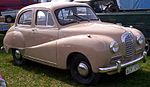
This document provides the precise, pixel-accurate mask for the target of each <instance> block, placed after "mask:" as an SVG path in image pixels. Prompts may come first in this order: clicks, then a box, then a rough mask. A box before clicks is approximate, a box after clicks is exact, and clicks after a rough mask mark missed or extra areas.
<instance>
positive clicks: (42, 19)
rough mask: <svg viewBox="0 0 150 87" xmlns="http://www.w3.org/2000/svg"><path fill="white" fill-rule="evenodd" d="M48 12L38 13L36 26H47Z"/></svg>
mask: <svg viewBox="0 0 150 87" xmlns="http://www.w3.org/2000/svg"><path fill="white" fill-rule="evenodd" d="M46 20H47V11H37V16H36V25H46Z"/></svg>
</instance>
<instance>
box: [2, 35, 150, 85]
mask: <svg viewBox="0 0 150 87" xmlns="http://www.w3.org/2000/svg"><path fill="white" fill-rule="evenodd" d="M2 38H3V37H2V35H0V39H2ZM0 41H1V42H0V46H2V40H0ZM141 67H142V68H141V70H139V71H137V72H135V73H132V74H130V75H128V76H125V75H123V74H117V75H112V76H106V75H105V76H103V77H102V78H101V79H100V81H99V83H98V84H97V85H96V87H150V83H149V82H150V57H148V58H147V62H146V63H144V64H143V63H141ZM0 72H1V74H2V75H3V76H4V78H5V80H6V81H7V84H8V87H86V86H84V85H81V84H78V83H75V82H74V81H72V79H71V78H70V75H69V72H68V71H65V70H60V69H56V68H52V67H49V66H45V65H42V64H39V63H35V62H31V61H27V62H26V63H25V64H24V65H22V66H14V65H13V63H12V57H11V55H10V54H6V53H5V52H2V51H0ZM92 87H94V86H92Z"/></svg>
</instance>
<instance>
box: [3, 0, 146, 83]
mask: <svg viewBox="0 0 150 87" xmlns="http://www.w3.org/2000/svg"><path fill="white" fill-rule="evenodd" d="M3 42H4V46H3V47H4V49H5V51H6V52H9V51H12V56H13V60H14V63H15V64H17V65H21V64H22V63H23V62H24V59H28V60H32V61H36V62H39V63H42V64H45V65H49V66H53V67H57V68H60V69H68V70H70V73H71V76H72V78H73V79H74V80H76V81H77V82H79V83H82V84H91V83H93V82H96V81H98V80H97V79H98V77H99V76H100V74H99V73H107V74H114V73H119V72H121V71H124V70H125V72H126V75H128V74H130V73H132V72H134V71H137V70H138V69H139V68H140V67H139V65H138V63H137V62H139V61H140V60H144V59H145V56H146V52H145V51H144V50H145V48H144V47H145V37H144V35H143V34H142V33H141V32H140V31H139V30H137V29H134V28H130V27H123V26H120V25H115V24H111V23H104V22H101V21H100V20H99V19H98V18H97V16H96V15H95V13H94V12H93V11H92V9H91V7H90V6H89V5H87V4H84V3H75V2H65V3H61V2H60V3H59V2H57V3H56V2H55V3H54V2H47V3H40V4H34V5H30V6H27V7H24V8H22V9H21V10H20V11H19V13H18V14H17V17H16V20H15V24H14V25H13V26H12V27H11V28H10V29H9V30H8V32H7V33H6V35H5V38H4V41H3ZM97 74H98V75H97Z"/></svg>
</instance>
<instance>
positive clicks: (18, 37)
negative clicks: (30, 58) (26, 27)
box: [3, 31, 25, 52]
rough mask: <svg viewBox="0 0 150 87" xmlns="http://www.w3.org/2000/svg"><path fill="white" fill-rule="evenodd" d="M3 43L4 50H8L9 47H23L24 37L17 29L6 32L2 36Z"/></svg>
mask: <svg viewBox="0 0 150 87" xmlns="http://www.w3.org/2000/svg"><path fill="white" fill-rule="evenodd" d="M3 44H4V48H5V51H6V52H8V50H9V49H10V48H20V49H23V48H24V47H25V44H24V37H23V35H22V33H21V32H19V31H11V32H7V34H6V35H5V37H4V41H3Z"/></svg>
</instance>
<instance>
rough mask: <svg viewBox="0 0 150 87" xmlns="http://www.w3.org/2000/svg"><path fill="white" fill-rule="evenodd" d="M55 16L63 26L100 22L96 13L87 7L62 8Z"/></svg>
mask: <svg viewBox="0 0 150 87" xmlns="http://www.w3.org/2000/svg"><path fill="white" fill-rule="evenodd" d="M55 15H56V17H57V20H58V22H59V23H60V24H61V25H66V24H70V23H75V22H80V21H90V20H98V18H97V16H96V15H95V14H94V12H93V11H92V10H91V9H90V8H89V7H86V6H84V7H83V6H78V7H67V8H61V9H58V10H56V11H55Z"/></svg>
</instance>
